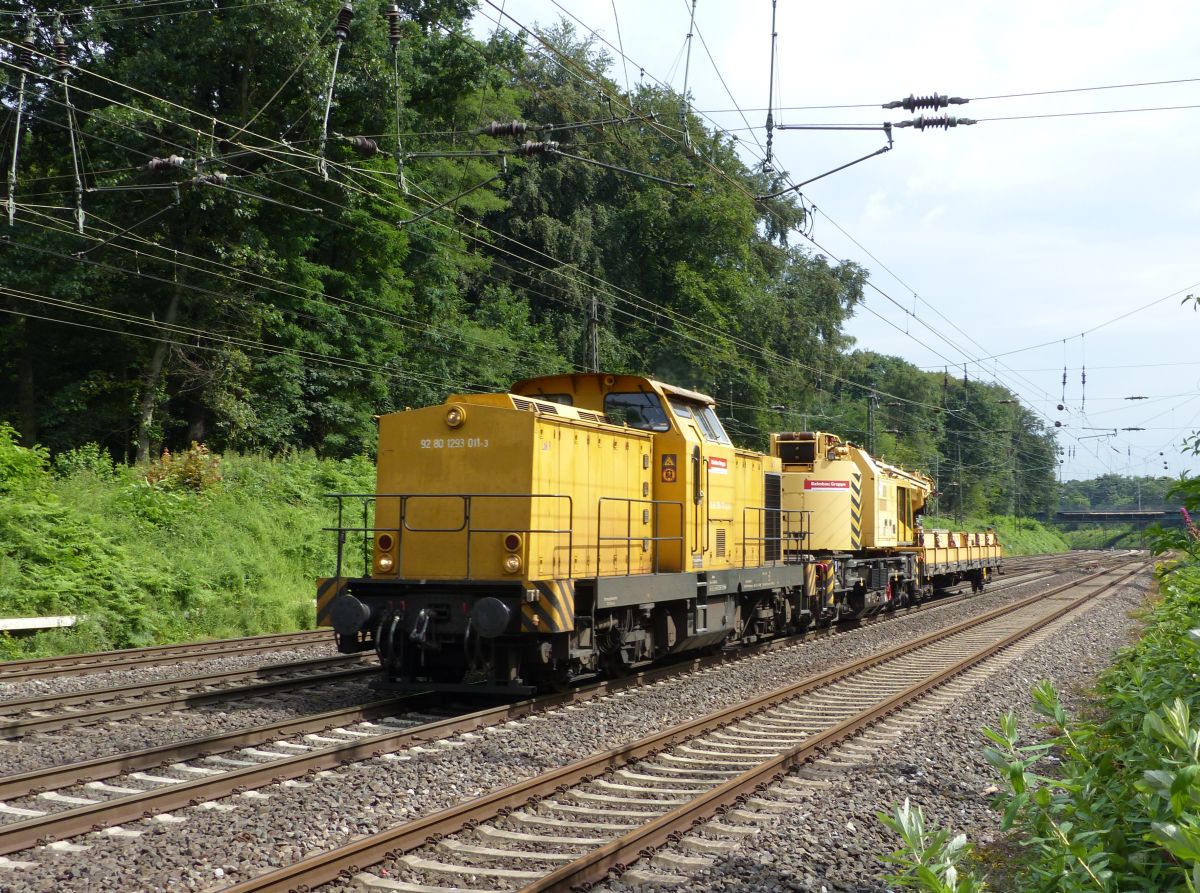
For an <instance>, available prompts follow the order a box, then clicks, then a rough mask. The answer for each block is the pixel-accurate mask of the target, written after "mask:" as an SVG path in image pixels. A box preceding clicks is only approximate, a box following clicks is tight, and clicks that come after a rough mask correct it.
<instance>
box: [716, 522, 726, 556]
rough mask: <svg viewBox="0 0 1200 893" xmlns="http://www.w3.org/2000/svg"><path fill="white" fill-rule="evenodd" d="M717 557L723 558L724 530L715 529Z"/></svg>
mask: <svg viewBox="0 0 1200 893" xmlns="http://www.w3.org/2000/svg"><path fill="white" fill-rule="evenodd" d="M717 557H718V558H724V557H725V528H724V527H718V528H717Z"/></svg>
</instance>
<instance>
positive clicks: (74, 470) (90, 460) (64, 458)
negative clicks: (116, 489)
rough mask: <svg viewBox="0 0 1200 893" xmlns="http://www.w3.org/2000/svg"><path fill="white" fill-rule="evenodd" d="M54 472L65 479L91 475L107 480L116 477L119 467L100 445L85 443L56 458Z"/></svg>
mask: <svg viewBox="0 0 1200 893" xmlns="http://www.w3.org/2000/svg"><path fill="white" fill-rule="evenodd" d="M54 472H55V474H57V475H58V476H59V477H64V478H66V477H71V475H74V474H91V475H94V476H95V477H98V478H105V479H107V478H112V477H115V476H116V474H117V466H116V463H114V462H113V458H112V456H111V455H110V454H109V452H108V450H106V449H103V448H102V447H101V446H100V445H99V444H95V443H85V444H84V445H83V446H80V447H76V448H75V449H73V450H67V451H66V452H64V453H59V454H58V455H57V456H55V457H54Z"/></svg>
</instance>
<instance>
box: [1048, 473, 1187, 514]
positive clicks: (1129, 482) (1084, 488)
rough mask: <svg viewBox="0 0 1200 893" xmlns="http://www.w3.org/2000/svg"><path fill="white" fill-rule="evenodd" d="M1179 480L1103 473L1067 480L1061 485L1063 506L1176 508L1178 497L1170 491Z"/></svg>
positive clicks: (1074, 509)
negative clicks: (1086, 478) (1097, 475)
mask: <svg viewBox="0 0 1200 893" xmlns="http://www.w3.org/2000/svg"><path fill="white" fill-rule="evenodd" d="M1177 483H1178V482H1177V481H1175V480H1174V479H1172V478H1167V477H1157V478H1156V477H1148V476H1142V477H1126V476H1125V475H1120V474H1102V475H1100V476H1099V477H1096V478H1091V479H1089V480H1086V481H1064V482H1063V484H1062V486H1061V487H1060V488H1059V510H1060V511H1064V512H1080V511H1098V512H1102V511H1106V510H1114V509H1115V510H1120V509H1138V508H1141V509H1146V510H1148V511H1152V510H1156V509H1168V508H1170V509H1173V508H1175V507H1177V506H1178V505H1179V501H1178V499H1173V498H1171V497H1170V495H1169V493H1170V491H1171V490H1172V488H1174V487H1175V485H1176V484H1177Z"/></svg>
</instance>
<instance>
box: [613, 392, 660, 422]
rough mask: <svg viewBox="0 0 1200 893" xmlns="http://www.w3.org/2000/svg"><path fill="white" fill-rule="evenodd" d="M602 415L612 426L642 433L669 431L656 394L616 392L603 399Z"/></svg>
mask: <svg viewBox="0 0 1200 893" xmlns="http://www.w3.org/2000/svg"><path fill="white" fill-rule="evenodd" d="M604 414H605V415H607V416H608V420H609V421H610V422H612V423H613V424H614V425H628V426H629V427H630V428H640V429H642V430H643V431H670V430H671V423H670V422H669V421H667V413H666V411H665V410H664V409H663V405H662V403H661V402H660V401H659V399H658V395H657V394H653V393H650V392H648V391H631V392H625V393H621V392H617V391H614V392H613V393H611V394H606V395H605V397H604Z"/></svg>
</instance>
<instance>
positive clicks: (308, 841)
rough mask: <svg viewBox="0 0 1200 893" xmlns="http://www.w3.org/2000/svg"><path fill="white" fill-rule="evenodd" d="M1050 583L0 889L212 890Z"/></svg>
mask: <svg viewBox="0 0 1200 893" xmlns="http://www.w3.org/2000/svg"><path fill="white" fill-rule="evenodd" d="M1050 586H1051V584H1050V583H1047V582H1042V583H1036V584H1031V585H1029V586H1025V587H1019V588H1018V589H1016V590H1009V591H1008V592H1004V593H997V594H994V595H983V596H980V597H978V598H974V599H969V600H967V601H964V602H960V603H956V604H953V605H948V606H946V607H944V608H942V609H939V610H935V611H926V612H920V613H916V614H913V615H911V616H909V617H904V618H900V619H897V620H895V621H893V622H889V623H885V624H879V625H877V626H870V627H866V628H864V629H860V630H855V631H852V632H847V633H843V634H840V635H837V636H832V637H830V638H826V639H822V640H820V641H815V642H811V643H807V644H806V645H804V646H802V647H797V648H791V649H787V650H784V651H780V652H776V653H774V654H770V655H763V656H759V657H756V658H751V659H748V660H745V661H741V662H739V663H737V664H733V665H729V666H726V667H720V668H715V669H712V670H708V671H705V672H703V673H698V674H694V675H692V676H690V677H688V678H686V679H682V680H673V681H664V682H661V683H658V684H655V685H652V686H649V687H647V688H644V689H638V690H633V691H628V692H625V693H621V694H618V695H616V696H613V697H607V698H603V699H598V700H596V701H592V702H588V703H587V704H584V705H580V706H577V707H574V708H568V709H567V710H566V711H560V712H556V713H555V714H552V715H550V716H542V717H533V718H530V719H527V720H522V721H519V722H514V723H509V724H507V725H505V726H503V727H500V728H498V729H493V730H488V731H485V732H484V733H476V734H469V735H463V736H460V737H459V738H457V739H454V740H451V741H447V742H442V743H439V744H435V745H430V746H428V747H423V748H413V749H412V750H409V751H406V752H404V753H402V754H398V755H397V757H398V758H392V759H387V758H382V757H381V758H377V759H373V760H368V761H366V762H363V763H359V764H357V765H355V766H352V767H346V768H342V769H339V770H337V771H336V772H333V773H327V774H325V775H323V776H322V777H314V778H310V779H308V780H307V782H308V783H309V785H310V786H308V787H298V786H283V785H275V786H271V787H269V788H265V789H263V791H262V793H263V794H266V795H267V796H266V798H265V799H260V798H259V797H257V796H256V797H246V796H243V797H235V798H231V800H230V801H227V803H228V804H229V805H233V806H234V808H233V809H232V810H231V811H227V812H226V811H217V810H206V809H202V808H191V809H186V810H181V811H179V812H178V813H177V815H176V817H177V818H180V819H183V821H182V822H178V823H176V822H170V823H164V822H161V821H158V820H155V819H150V820H146V821H143V822H139V823H137V824H133V825H129V826H127V830H129V831H134V832H140V834H139V836H136V837H114V836H109V835H105V834H91V835H87V836H86V837H84V838H81V839H80V841H77V842H82V843H86V844H88V845H89V846H90V847H91V849H90V850H89V851H88V852H87V853H85V854H80V853H67V852H59V851H51V850H48V849H45V848H39V849H37V850H33V851H27V852H25V853H18V854H13V857H12V858H13V859H16V860H23V861H27V862H29V863H32V864H31V865H29V866H28V867H26V868H23V869H20V870H13V869H7V870H5V869H0V871H4V874H3V875H0V884H3V883H4V882H8V883H10V884H11V889H12V890H13V891H14V893H22V891H30V890H33V891H50V890H53V891H55V893H67V891H75V890H79V891H83V890H97V889H120V890H128V891H133V890H155V889H170V890H202V889H203V890H207V889H210V888H212V887H213V886H214V885H220V884H222V883H228V882H231V881H235V880H242V879H244V878H245V877H246V876H248V875H249V874H251V873H253V872H257V871H261V870H264V869H267V868H269V867H272V866H277V865H280V864H285V863H287V862H291V861H293V860H295V859H298V858H301V857H303V856H305V855H307V854H309V853H312V852H314V851H316V850H319V849H324V848H327V847H330V846H336V845H337V844H339V843H343V842H345V841H346V840H347V839H348V838H349V837H350V836H353V835H357V834H365V833H370V832H374V831H377V830H379V829H380V828H383V827H386V826H388V825H391V824H395V823H397V822H400V821H405V820H408V819H412V818H413V817H415V816H418V815H422V814H425V813H428V812H432V811H434V810H437V809H440V808H443V807H445V806H448V805H450V804H452V803H455V802H458V801H461V800H463V799H465V798H469V797H474V796H477V795H479V794H481V793H483V792H484V791H486V790H489V789H492V788H495V787H499V786H504V785H508V784H511V783H512V782H513V781H514V780H516V779H517V778H524V777H529V776H532V775H536V774H539V773H542V772H544V771H546V770H548V769H550V768H553V767H557V766H562V765H566V764H568V763H570V762H574V761H575V760H578V759H581V758H582V757H584V756H586V755H588V754H591V753H594V752H596V751H597V750H601V749H607V748H611V747H616V746H618V745H620V744H622V743H628V742H630V741H634V740H637V739H638V738H641V737H644V736H645V735H647V734H649V733H650V732H651V731H653V730H655V729H659V728H661V727H663V726H665V725H671V724H675V723H678V722H681V721H683V720H685V719H689V718H693V717H695V716H697V715H700V714H702V713H705V712H709V711H712V710H716V709H719V708H722V707H725V706H729V705H731V704H735V703H738V702H741V701H743V700H746V699H747V698H749V697H752V696H753V695H754V694H756V693H761V692H765V691H769V690H772V689H774V688H778V687H780V686H782V685H784V684H786V683H788V682H791V681H794V680H795V679H797V678H799V677H802V676H805V675H810V674H812V673H815V672H818V671H820V670H822V669H824V668H827V667H829V666H830V665H833V664H838V663H842V662H846V661H848V660H850V659H852V658H853V657H854V656H857V655H861V654H862V653H863V652H865V651H878V650H882V649H885V648H888V647H891V646H893V645H895V644H897V642H899V641H901V640H905V639H910V638H915V637H917V636H920V635H924V634H926V633H928V632H930V631H931V630H933V629H935V628H938V627H941V626H945V625H948V624H950V623H952V622H955V621H958V620H962V619H966V618H968V617H970V616H974V615H977V614H980V613H983V612H985V611H987V610H991V609H993V608H995V607H997V606H998V605H1000V604H1004V603H1007V602H1009V601H1012V600H1014V599H1016V598H1021V597H1025V596H1028V595H1030V594H1032V593H1033V592H1034V591H1042V590H1045V589H1047V588H1050ZM1025 687H1026V688H1027V686H1025ZM977 715H978V714H977ZM551 724H552V727H553V730H552V731H551ZM784 889H786V888H784Z"/></svg>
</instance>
